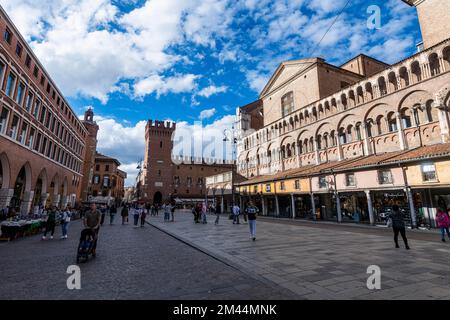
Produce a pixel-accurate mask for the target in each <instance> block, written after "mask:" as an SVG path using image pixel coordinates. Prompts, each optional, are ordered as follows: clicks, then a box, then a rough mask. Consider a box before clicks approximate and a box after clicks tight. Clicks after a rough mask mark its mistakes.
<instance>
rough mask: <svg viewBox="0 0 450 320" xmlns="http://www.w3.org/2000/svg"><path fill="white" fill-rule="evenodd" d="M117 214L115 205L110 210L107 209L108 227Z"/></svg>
mask: <svg viewBox="0 0 450 320" xmlns="http://www.w3.org/2000/svg"><path fill="white" fill-rule="evenodd" d="M116 213H117V208H116V205H115V204H113V205H112V206H111V208H110V209H109V225H112V224H113V223H114V218H115V216H116Z"/></svg>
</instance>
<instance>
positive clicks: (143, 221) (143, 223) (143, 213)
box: [141, 208, 148, 228]
mask: <svg viewBox="0 0 450 320" xmlns="http://www.w3.org/2000/svg"><path fill="white" fill-rule="evenodd" d="M147 213H148V209H147V208H145V209H142V212H141V228H143V227H144V225H145V217H146V216H147Z"/></svg>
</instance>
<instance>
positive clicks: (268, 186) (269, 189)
mask: <svg viewBox="0 0 450 320" xmlns="http://www.w3.org/2000/svg"><path fill="white" fill-rule="evenodd" d="M271 189H272V187H271V185H270V183H268V184H266V192H271Z"/></svg>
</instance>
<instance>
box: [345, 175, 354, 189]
mask: <svg viewBox="0 0 450 320" xmlns="http://www.w3.org/2000/svg"><path fill="white" fill-rule="evenodd" d="M345 184H346V186H347V187H354V186H356V182H355V174H354V173H347V174H346V175H345Z"/></svg>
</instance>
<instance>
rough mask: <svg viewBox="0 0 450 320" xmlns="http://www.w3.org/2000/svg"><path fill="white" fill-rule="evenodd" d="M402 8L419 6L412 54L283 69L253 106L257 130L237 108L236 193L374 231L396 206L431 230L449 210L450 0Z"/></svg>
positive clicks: (275, 210) (284, 211)
mask: <svg viewBox="0 0 450 320" xmlns="http://www.w3.org/2000/svg"><path fill="white" fill-rule="evenodd" d="M404 2H406V3H407V4H409V5H416V6H417V10H418V14H419V21H420V26H421V30H422V36H423V43H424V45H423V46H422V47H421V51H419V52H418V53H416V54H414V55H412V56H411V57H408V58H406V59H404V60H402V61H399V62H397V63H395V64H393V65H388V64H386V63H383V62H380V61H378V60H375V59H373V58H370V57H367V56H365V55H359V56H357V57H355V58H353V59H351V60H350V61H348V62H346V63H345V64H343V65H341V66H335V65H332V64H329V63H327V62H326V61H325V60H324V59H321V58H308V59H302V60H295V61H287V62H283V63H281V64H280V66H279V67H278V69H277V70H276V71H275V73H274V74H273V76H272V77H271V79H270V80H269V82H268V83H267V85H266V86H265V88H264V89H263V91H262V92H261V94H260V96H259V98H258V101H262V102H261V103H262V106H261V109H262V112H261V113H262V116H263V127H262V128H261V126H260V125H259V123H258V124H257V125H256V126H255V127H252V126H248V125H247V121H246V117H245V115H247V114H248V113H249V111H248V110H247V109H248V108H249V109H251V110H252V108H253V107H248V106H245V107H243V108H240V109H239V110H238V113H237V114H238V122H240V123H241V127H242V128H243V129H244V130H243V132H241V133H240V137H241V139H240V141H239V143H238V163H239V166H238V172H239V173H240V174H241V175H243V176H245V177H246V178H247V179H248V180H247V181H246V182H243V183H241V184H240V192H241V194H242V195H243V196H244V197H245V198H247V197H252V198H254V201H256V202H257V203H258V205H259V206H260V208H261V210H262V212H263V213H264V214H266V215H273V216H279V217H291V218H293V217H295V218H311V217H315V218H320V219H327V220H335V221H339V222H341V221H344V220H347V221H359V222H367V223H371V224H376V223H380V222H385V217H386V214H387V213H388V212H390V210H391V208H392V205H393V204H398V205H400V206H401V207H402V210H404V211H405V212H408V214H409V216H410V221H409V222H410V223H411V224H412V225H413V226H415V225H420V224H432V225H433V224H434V216H435V214H436V207H437V205H438V203H443V201H444V202H447V203H448V202H450V188H449V182H448V177H447V176H448V174H447V172H448V169H449V168H450V167H449V161H450V153H449V142H450V134H449V125H450V118H449V116H450V115H449V108H450V85H449V84H450V1H441V0H410V1H404ZM399 5H401V2H400V1H399ZM258 103H259V102H258ZM250 106H252V104H250ZM243 115H244V116H243ZM247 118H248V116H247Z"/></svg>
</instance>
